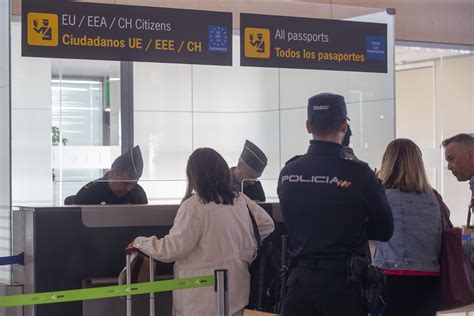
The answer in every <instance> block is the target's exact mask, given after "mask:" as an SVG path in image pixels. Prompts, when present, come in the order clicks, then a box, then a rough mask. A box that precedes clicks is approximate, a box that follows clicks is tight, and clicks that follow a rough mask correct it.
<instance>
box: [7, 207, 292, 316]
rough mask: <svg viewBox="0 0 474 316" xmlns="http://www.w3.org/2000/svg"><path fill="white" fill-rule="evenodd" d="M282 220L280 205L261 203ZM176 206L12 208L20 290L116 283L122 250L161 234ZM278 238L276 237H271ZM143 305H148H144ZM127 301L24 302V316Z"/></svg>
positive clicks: (168, 267)
mask: <svg viewBox="0 0 474 316" xmlns="http://www.w3.org/2000/svg"><path fill="white" fill-rule="evenodd" d="M261 205H262V207H263V208H265V209H266V210H267V211H268V212H269V213H270V214H272V216H273V218H274V220H275V222H280V223H282V222H283V221H282V216H281V211H280V207H279V204H277V203H265V204H261ZM178 207H179V206H178V205H136V206H135V205H118V206H110V205H107V206H70V207H37V208H35V207H20V208H19V209H18V210H16V211H14V212H13V253H21V252H24V254H25V263H24V265H23V266H21V265H15V266H13V267H12V274H13V282H14V283H15V284H22V285H23V292H24V293H39V292H49V291H60V290H71V289H80V288H83V287H93V286H102V285H113V284H116V279H117V276H118V275H119V273H120V271H121V270H122V269H123V267H124V266H125V255H124V249H125V248H126V247H127V245H128V244H129V243H130V242H131V241H132V240H133V239H134V238H135V237H136V236H151V235H156V236H158V237H163V236H165V235H166V234H167V233H168V232H169V230H170V228H171V226H172V225H173V221H174V218H175V215H176V212H177V210H178ZM275 237H276V238H278V239H279V236H275ZM156 271H157V278H159V279H166V278H172V274H173V268H172V264H166V263H161V262H158V263H157V269H156ZM156 301H157V303H156V306H157V309H156V312H157V313H156V314H157V315H163V316H164V315H171V293H160V294H159V295H158V296H157V300H156ZM144 305H146V304H144ZM125 311H126V310H125V300H121V299H104V300H91V301H84V302H71V303H59V304H45V305H37V306H26V307H25V308H24V315H25V316H30V315H31V316H32V315H34V316H56V315H57V316H63V315H68V316H82V315H87V316H95V315H104V313H107V314H110V315H125Z"/></svg>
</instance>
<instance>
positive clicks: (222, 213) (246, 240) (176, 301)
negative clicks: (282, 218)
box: [133, 194, 275, 316]
mask: <svg viewBox="0 0 474 316" xmlns="http://www.w3.org/2000/svg"><path fill="white" fill-rule="evenodd" d="M247 205H248V206H249V208H250V210H251V212H252V214H253V216H254V217H255V221H256V222H257V225H258V228H259V232H260V236H261V237H262V240H263V238H265V237H267V236H268V235H269V234H270V233H271V232H272V231H273V230H274V228H275V226H274V223H273V220H272V219H271V217H270V216H269V215H268V214H267V212H266V211H265V210H264V209H263V208H261V207H260V206H259V205H257V204H256V203H255V202H253V201H251V200H250V199H249V198H248V197H247V196H245V195H243V194H239V196H238V197H236V198H235V199H234V204H233V205H224V204H216V203H214V202H210V203H207V204H203V202H202V201H201V200H200V199H199V197H198V196H197V195H194V196H192V197H190V198H189V199H187V200H186V201H184V202H183V203H182V204H181V206H180V207H179V209H178V212H177V214H176V218H175V220H174V224H173V227H172V228H171V230H170V232H169V234H168V235H166V236H165V237H163V238H161V239H158V238H157V237H156V236H152V237H137V238H136V239H135V240H134V243H133V246H134V247H135V248H137V249H140V250H141V251H142V252H144V253H145V254H147V255H151V256H152V257H153V258H155V259H156V260H159V261H162V262H173V261H175V265H174V277H175V278H186V277H195V276H206V275H213V274H214V270H215V269H228V270H229V310H230V315H233V314H239V313H241V312H242V310H243V308H244V307H245V306H246V305H247V304H248V299H249V292H250V274H249V271H248V267H249V264H250V263H251V262H252V261H253V259H254V256H255V254H256V249H257V246H256V241H255V237H254V233H253V228H252V222H251V219H250V216H249V212H248V209H247ZM215 305H216V304H215V293H214V288H213V287H203V288H196V289H186V290H179V291H174V292H173V315H174V316H214V315H216V312H215Z"/></svg>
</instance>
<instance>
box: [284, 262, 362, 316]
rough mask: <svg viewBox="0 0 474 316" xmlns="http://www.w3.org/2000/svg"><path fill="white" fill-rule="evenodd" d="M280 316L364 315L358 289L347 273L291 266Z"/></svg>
mask: <svg viewBox="0 0 474 316" xmlns="http://www.w3.org/2000/svg"><path fill="white" fill-rule="evenodd" d="M282 315H283V316H362V315H363V316H367V312H366V311H365V310H364V307H363V302H362V297H361V293H360V289H359V287H358V286H357V285H350V284H348V282H347V280H346V273H345V271H344V270H342V271H331V270H327V269H314V270H313V269H308V268H305V267H296V268H294V269H292V271H291V272H290V275H289V277H288V281H287V292H286V295H285V298H284V300H283V313H282Z"/></svg>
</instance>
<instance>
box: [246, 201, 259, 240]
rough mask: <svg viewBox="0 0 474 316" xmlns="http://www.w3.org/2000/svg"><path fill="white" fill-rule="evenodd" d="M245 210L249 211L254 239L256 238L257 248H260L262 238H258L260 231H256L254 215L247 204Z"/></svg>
mask: <svg viewBox="0 0 474 316" xmlns="http://www.w3.org/2000/svg"><path fill="white" fill-rule="evenodd" d="M247 210H248V211H249V215H250V220H251V221H252V227H253V234H254V236H255V239H256V240H257V249H260V247H261V246H262V238H260V232H259V231H258V226H257V222H256V221H255V217H254V216H253V214H252V212H251V211H250V207H249V206H248V204H247Z"/></svg>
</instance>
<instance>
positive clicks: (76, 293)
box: [0, 270, 229, 316]
mask: <svg viewBox="0 0 474 316" xmlns="http://www.w3.org/2000/svg"><path fill="white" fill-rule="evenodd" d="M208 286H214V290H215V292H216V311H217V314H216V315H218V316H228V315H229V293H228V271H227V270H215V271H214V275H208V276H202V277H192V278H182V279H173V280H164V281H156V282H143V283H133V284H130V285H115V286H104V287H97V288H90V289H80V290H66V291H55V292H43V293H33V294H22V295H10V296H2V297H0V307H14V306H26V305H39V304H54V303H65V302H73V301H84V300H92V299H103V298H112V297H121V296H122V297H123V296H129V295H138V294H149V293H158V292H167V291H174V290H184V289H191V288H199V287H208Z"/></svg>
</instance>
